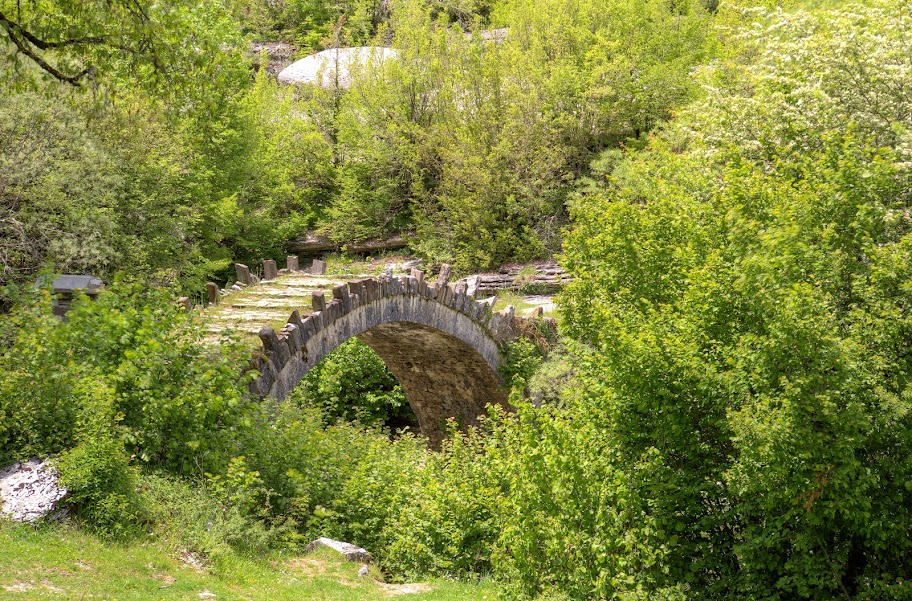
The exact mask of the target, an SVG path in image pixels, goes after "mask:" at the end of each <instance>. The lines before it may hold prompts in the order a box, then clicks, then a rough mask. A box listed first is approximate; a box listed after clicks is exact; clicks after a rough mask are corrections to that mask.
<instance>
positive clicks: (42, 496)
mask: <svg viewBox="0 0 912 601" xmlns="http://www.w3.org/2000/svg"><path fill="white" fill-rule="evenodd" d="M66 494H67V491H66V489H65V488H62V487H61V486H60V485H59V484H58V481H57V471H56V470H54V468H52V467H51V466H50V465H49V464H48V463H47V462H46V461H39V460H37V459H32V460H31V461H26V462H23V463H14V464H12V465H10V466H8V467H6V468H4V469H2V470H0V505H2V507H0V513H3V514H5V515H7V516H9V517H10V518H12V519H13V520H15V521H17V522H34V521H36V520H38V519H41V518H43V517H45V516H47V515H49V514H51V513H52V512H53V511H54V507H55V506H56V504H57V502H58V501H60V500H61V499H63V498H64V497H65V496H66Z"/></svg>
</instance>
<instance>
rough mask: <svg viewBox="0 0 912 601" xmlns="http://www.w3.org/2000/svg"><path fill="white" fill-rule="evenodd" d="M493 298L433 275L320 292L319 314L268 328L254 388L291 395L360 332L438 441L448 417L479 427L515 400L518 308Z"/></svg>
mask: <svg viewBox="0 0 912 601" xmlns="http://www.w3.org/2000/svg"><path fill="white" fill-rule="evenodd" d="M492 302H493V301H492V300H488V301H482V302H479V301H476V300H475V299H474V297H472V296H470V295H468V294H466V285H465V283H459V284H457V285H456V286H454V285H452V284H448V283H447V282H446V281H445V276H444V278H442V281H438V282H437V283H436V284H434V285H428V284H427V283H426V282H425V281H424V274H423V273H422V272H420V271H418V270H413V272H412V275H411V276H406V277H399V278H386V279H373V278H368V279H364V280H359V281H355V282H350V283H349V284H348V285H346V286H337V287H336V288H334V289H333V298H332V300H329V301H328V302H326V301H325V299H324V297H323V295H322V294H315V296H314V309H315V312H314V313H313V314H311V315H309V316H307V317H305V318H303V319H302V318H301V316H300V315H299V314H298V312H297V311H295V312H294V313H292V315H291V317H290V318H289V321H288V324H286V325H285V326H284V327H283V328H282V329H281V330H280V331H279V332H278V333H277V332H275V331H274V330H273V329H272V328H270V327H264V328H263V329H262V330H261V331H260V339H261V340H262V342H263V349H262V352H261V353H259V354H258V355H257V356H256V357H255V358H254V367H255V368H256V369H257V370H259V373H260V376H259V378H258V379H257V380H256V381H254V382H253V383H252V384H251V391H252V392H253V393H255V394H259V395H270V396H273V397H275V398H277V399H283V398H285V396H287V394H288V393H289V392H290V391H291V390H292V389H293V388H294V386H295V385H296V384H297V383H298V382H299V381H300V380H301V379H302V378H303V377H304V375H305V374H306V373H307V372H308V371H310V369H312V368H313V367H314V366H315V365H316V364H317V363H318V362H319V361H320V360H321V359H323V358H324V357H325V356H326V355H328V354H329V353H331V352H332V351H333V350H335V349H336V348H338V347H339V345H341V344H342V343H344V342H345V341H346V340H348V339H350V338H352V337H355V336H357V337H359V338H360V339H361V340H363V341H364V342H365V343H366V344H367V345H369V346H370V347H371V348H373V349H374V350H375V351H376V352H377V354H378V355H380V357H381V358H382V359H383V360H384V361H385V362H386V364H387V365H388V366H389V368H390V371H392V373H393V375H395V376H396V378H397V379H398V380H399V383H400V384H401V385H402V388H403V391H404V392H405V395H406V398H407V399H408V401H409V403H410V404H411V406H412V409H413V410H414V412H415V415H416V416H417V418H418V422H419V425H420V426H421V431H422V433H423V434H424V435H425V436H426V437H427V438H428V440H429V441H430V443H431V445H432V446H436V445H437V444H439V442H440V440H441V439H442V438H443V435H444V433H445V422H446V420H447V419H448V418H452V419H455V420H456V421H457V423H459V424H460V425H461V426H467V425H472V424H476V423H477V420H478V416H479V415H482V414H484V413H485V411H486V409H485V407H486V405H488V404H489V403H493V404H499V405H506V397H505V395H504V393H503V391H502V390H501V388H500V385H501V384H502V382H501V379H500V376H499V373H498V371H497V370H498V367H499V366H500V362H501V357H500V352H499V347H498V344H499V343H501V342H504V341H506V340H508V339H509V338H511V337H512V331H513V330H512V322H513V313H512V308H511V309H510V310H508V311H506V312H502V313H493V312H492V311H491V303H492Z"/></svg>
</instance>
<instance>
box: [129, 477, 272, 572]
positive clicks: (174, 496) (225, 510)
mask: <svg viewBox="0 0 912 601" xmlns="http://www.w3.org/2000/svg"><path fill="white" fill-rule="evenodd" d="M230 473H232V474H234V475H236V474H237V469H236V466H235V469H233V470H230ZM230 477H231V476H229V478H230ZM138 491H139V495H138V496H139V502H140V504H141V507H142V516H143V519H144V521H145V523H146V524H147V525H148V527H149V529H150V530H151V531H152V532H153V533H154V534H155V535H156V536H157V537H159V538H160V539H162V540H164V541H166V542H167V543H168V545H169V546H170V547H171V548H172V549H175V550H181V551H183V552H186V551H191V552H193V553H196V554H199V555H200V556H202V557H205V558H208V559H210V560H214V561H218V560H219V559H221V558H223V557H226V556H228V555H230V554H231V553H232V552H233V551H242V552H247V553H255V552H260V553H262V552H265V551H267V550H268V549H269V548H270V547H271V546H272V545H273V544H274V542H275V539H276V532H274V531H270V530H269V529H268V528H267V527H266V526H265V525H264V524H263V522H262V521H260V520H258V519H257V516H256V513H255V512H253V511H251V508H250V507H249V506H245V504H244V503H239V504H235V503H232V502H231V501H232V500H233V499H232V498H231V495H229V494H226V492H225V491H224V490H222V491H218V490H216V489H215V488H214V487H212V486H206V485H203V484H201V483H200V482H198V481H196V482H194V481H184V480H181V479H179V478H174V477H171V476H167V475H165V474H145V475H143V476H142V478H141V480H140V482H139V488H138Z"/></svg>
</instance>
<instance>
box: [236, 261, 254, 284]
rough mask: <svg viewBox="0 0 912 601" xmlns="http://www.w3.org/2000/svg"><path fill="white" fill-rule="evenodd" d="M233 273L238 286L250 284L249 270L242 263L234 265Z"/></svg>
mask: <svg viewBox="0 0 912 601" xmlns="http://www.w3.org/2000/svg"><path fill="white" fill-rule="evenodd" d="M234 272H235V273H236V274H237V279H238V283H239V284H243V285H244V286H249V285H250V284H251V283H252V280H251V279H250V268H249V267H247V266H246V265H244V264H243V263H235V264H234Z"/></svg>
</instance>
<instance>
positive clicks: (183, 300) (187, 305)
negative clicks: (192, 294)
mask: <svg viewBox="0 0 912 601" xmlns="http://www.w3.org/2000/svg"><path fill="white" fill-rule="evenodd" d="M177 304H178V305H181V306H182V307H183V308H184V310H185V311H186V312H187V313H189V312H190V311H192V310H193V303H191V302H190V298H189V297H186V296H182V297H180V298H179V299H177Z"/></svg>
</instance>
